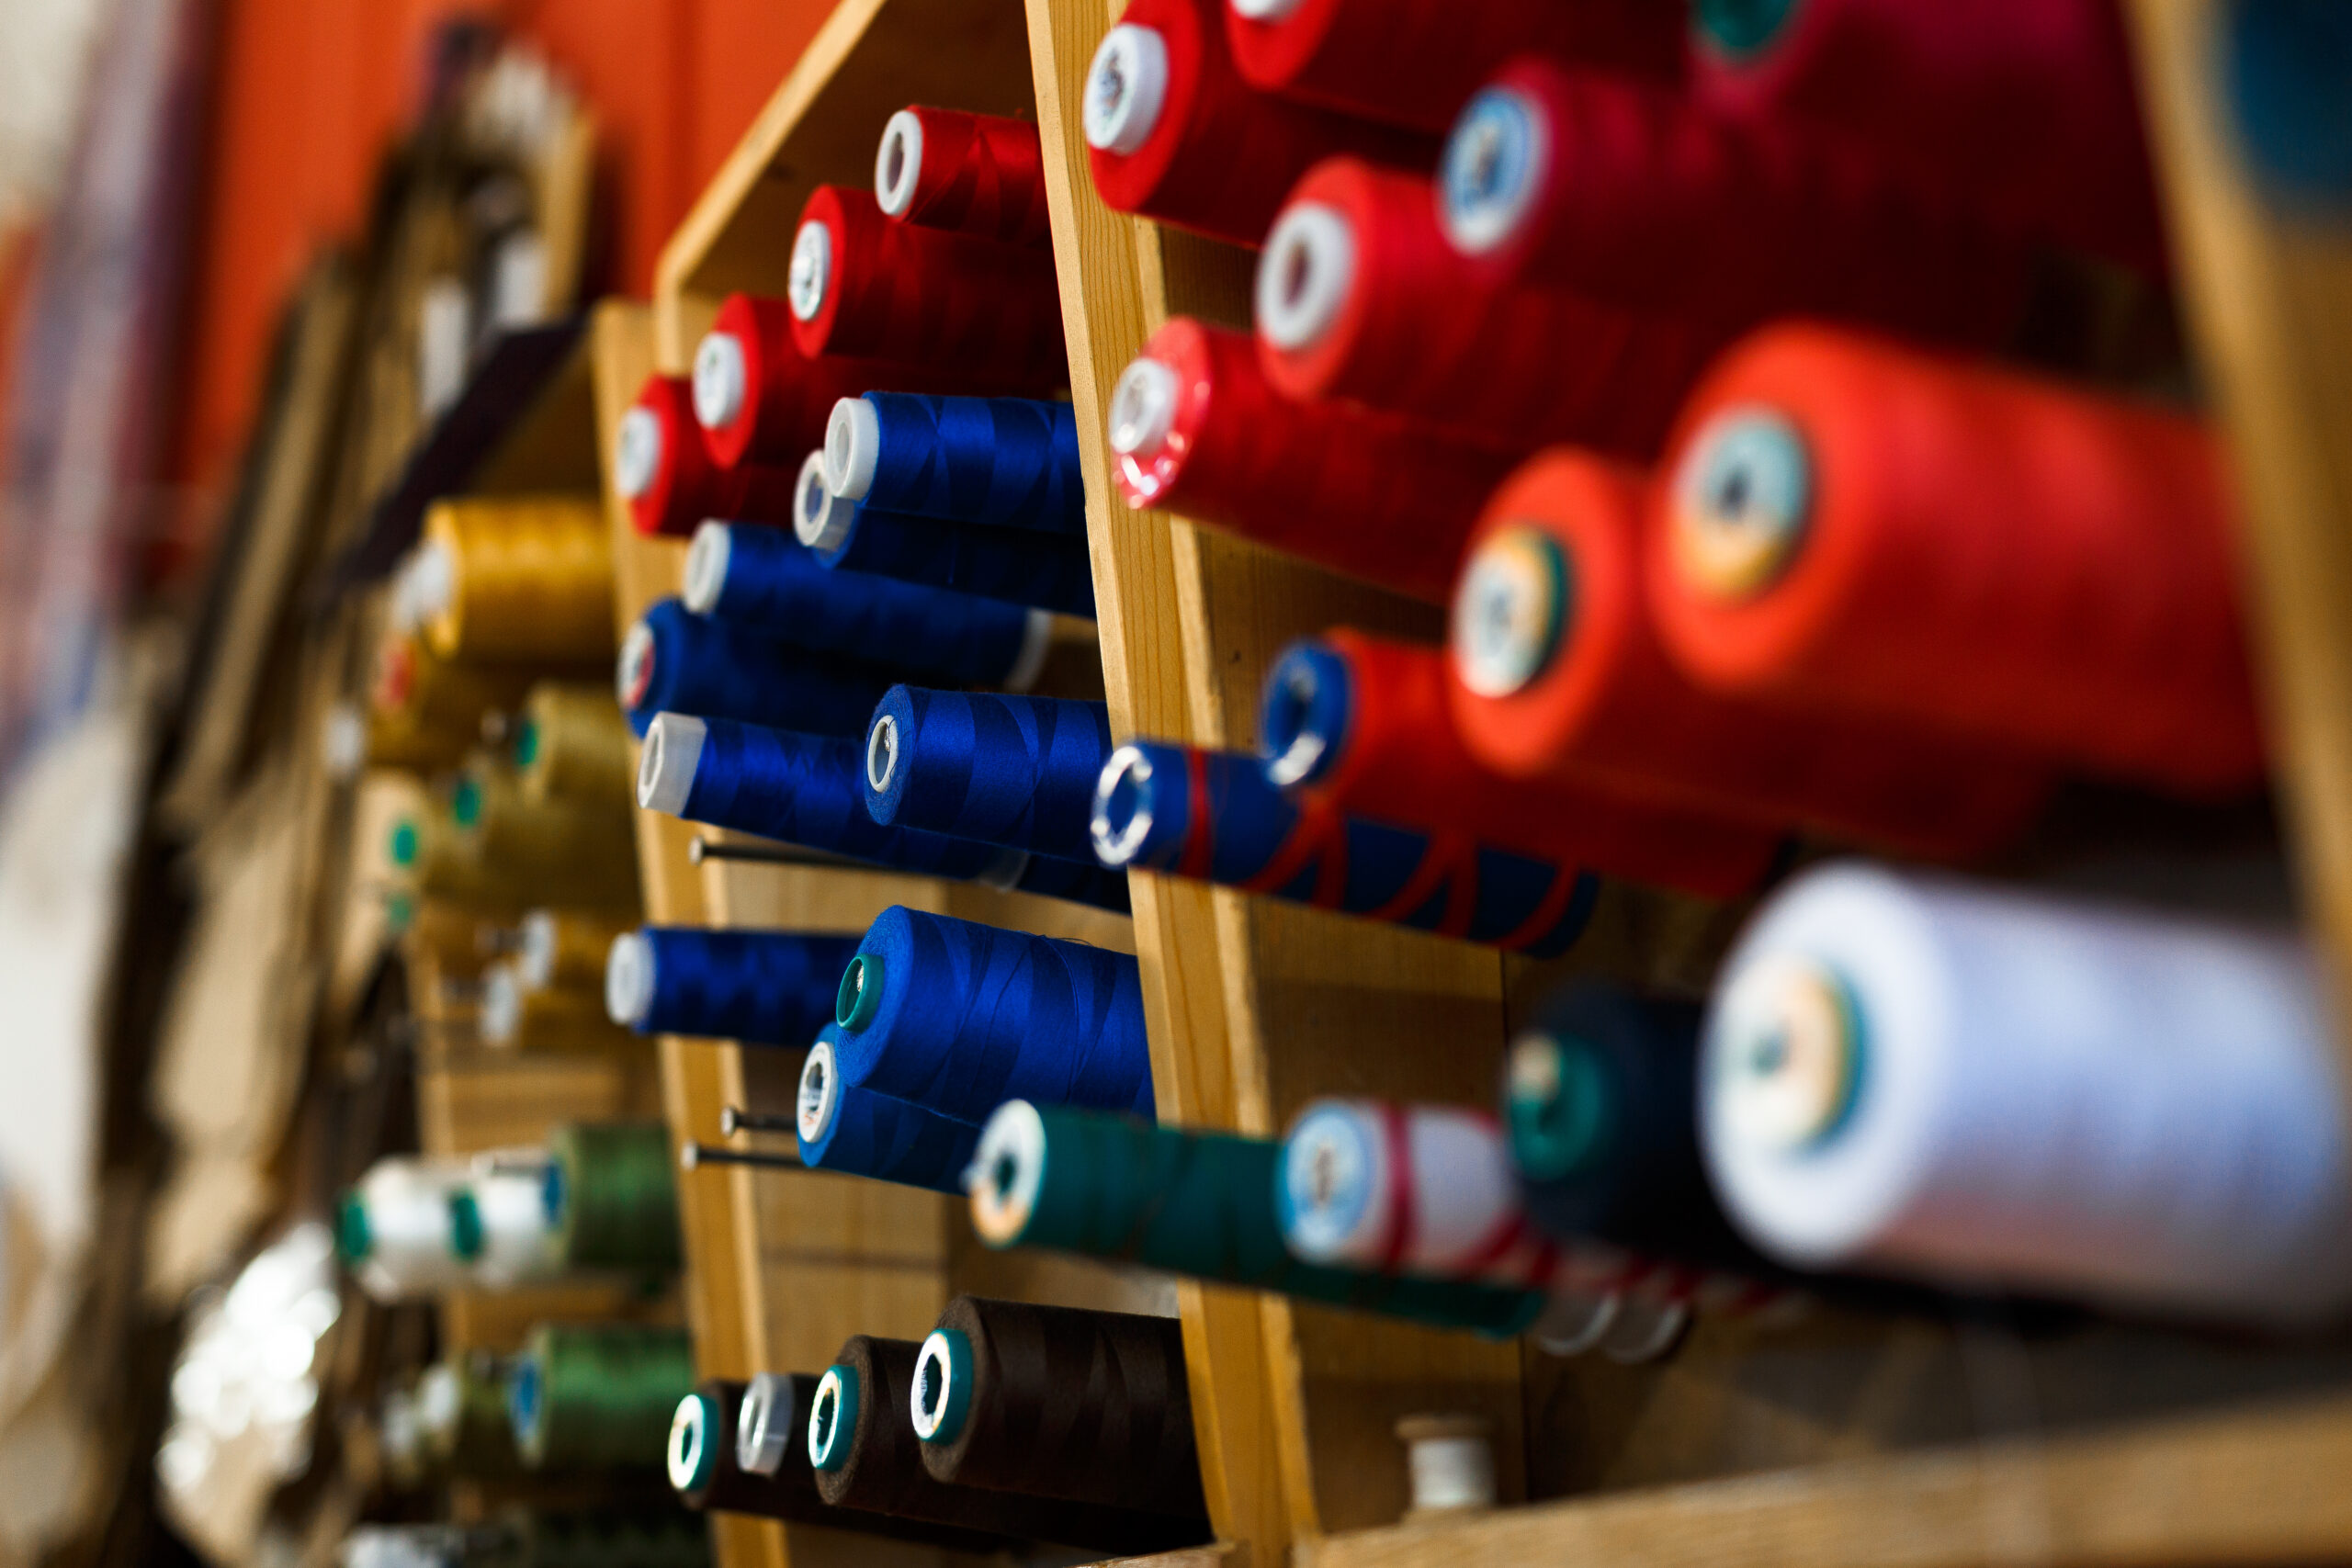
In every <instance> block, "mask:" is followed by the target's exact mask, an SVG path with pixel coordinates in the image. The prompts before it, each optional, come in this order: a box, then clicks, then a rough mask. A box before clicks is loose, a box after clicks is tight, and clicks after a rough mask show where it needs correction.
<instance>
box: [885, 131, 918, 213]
mask: <svg viewBox="0 0 2352 1568" xmlns="http://www.w3.org/2000/svg"><path fill="white" fill-rule="evenodd" d="M920 183H922V116H921V115H918V114H917V113H915V111H914V110H912V109H900V110H899V112H898V113H896V114H894V115H892V116H891V117H890V119H889V123H888V124H887V125H885V126H884V127H883V128H882V141H881V144H880V145H878V146H877V147H876V148H875V149H874V204H875V205H876V207H879V208H880V209H882V210H883V211H884V212H886V213H888V214H889V215H890V216H891V217H893V218H904V217H905V216H906V215H907V209H908V208H909V207H910V206H912V205H913V204H914V199H915V186H917V185H919V184H920Z"/></svg>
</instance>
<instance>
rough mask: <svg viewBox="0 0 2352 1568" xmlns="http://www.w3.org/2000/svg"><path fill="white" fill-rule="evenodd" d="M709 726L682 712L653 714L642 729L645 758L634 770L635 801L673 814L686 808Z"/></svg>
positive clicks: (647, 807) (646, 807)
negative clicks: (647, 725)
mask: <svg viewBox="0 0 2352 1568" xmlns="http://www.w3.org/2000/svg"><path fill="white" fill-rule="evenodd" d="M709 733H710V727H709V726H708V725H707V724H705V723H704V722H703V721H702V720H700V719H698V718H694V717H690V716H687V715H685V714H682V713H664V714H656V715H655V716H654V718H653V724H652V727H651V728H649V729H648V730H646V732H645V760H644V761H643V762H641V763H640V764H639V767H638V770H637V803H638V805H639V806H641V807H645V809H646V810H648V811H659V812H662V813H663V814H664V815H665V816H670V817H675V816H677V815H678V814H679V813H680V812H682V811H684V810H685V808H686V796H687V795H689V794H690V793H692V791H693V789H694V786H695V769H696V768H697V767H700V766H701V765H702V743H703V739H704V737H706V736H707V735H708V734H709Z"/></svg>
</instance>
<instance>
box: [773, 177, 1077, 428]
mask: <svg viewBox="0 0 2352 1568" xmlns="http://www.w3.org/2000/svg"><path fill="white" fill-rule="evenodd" d="M787 298H788V299H789V300H790V302H791V306H792V335H793V341H794V342H796V343H797V344H799V345H800V352H801V353H803V354H805V355H810V356H811V357H814V356H816V355H828V354H835V355H852V356H855V357H859V358H865V359H884V360H889V361H891V362H893V363H895V364H899V365H914V366H925V367H930V368H932V369H933V370H947V369H952V370H956V371H960V372H966V373H969V374H973V375H978V376H985V377H987V378H989V385H990V389H991V390H994V391H997V392H1000V393H1005V394H1019V395H1023V396H1028V395H1035V394H1038V393H1043V392H1049V391H1051V390H1053V389H1055V388H1057V387H1060V386H1063V385H1066V384H1067V383H1068V381H1069V354H1068V351H1067V350H1066V349H1065V347H1064V345H1063V342H1062V307H1061V296H1060V294H1059V292H1058V291H1057V288H1056V287H1055V283H1054V259H1053V257H1052V255H1051V254H1048V253H1046V252H1044V251H1039V250H1035V249H1034V248H1032V247H1029V246H1025V245H1001V244H998V243H994V242H993V241H989V240H976V239H973V238H972V237H971V236H969V235H967V234H951V233H948V232H946V231H944V230H939V229H922V228H918V227H916V226H914V225H912V224H909V223H893V222H892V221H890V220H888V218H885V217H884V216H882V209H881V208H880V207H878V206H876V204H875V200H874V193H873V192H871V191H863V190H849V189H845V188H843V187H842V186H818V187H817V188H816V190H815V191H814V192H812V193H810V195H809V202H808V205H807V206H805V207H803V208H802V209H800V229H799V231H798V233H797V234H796V235H795V236H794V239H793V244H792V266H791V285H790V288H789V290H788V293H787Z"/></svg>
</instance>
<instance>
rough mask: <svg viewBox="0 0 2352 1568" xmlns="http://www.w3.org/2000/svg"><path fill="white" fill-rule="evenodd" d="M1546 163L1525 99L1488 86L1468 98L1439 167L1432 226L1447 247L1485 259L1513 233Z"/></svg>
mask: <svg viewBox="0 0 2352 1568" xmlns="http://www.w3.org/2000/svg"><path fill="white" fill-rule="evenodd" d="M1550 156H1551V147H1550V132H1549V130H1548V127H1547V125H1546V122H1545V120H1544V115H1543V113H1542V111H1541V110H1540V109H1539V108H1538V107H1537V106H1536V105H1535V104H1534V103H1533V102H1532V101H1531V100H1530V99H1529V98H1528V97H1527V96H1526V95H1525V94H1523V93H1519V92H1514V91H1512V90H1511V89H1510V88H1508V87H1487V88H1485V89H1483V90H1482V91H1480V92H1479V94H1478V95H1477V96H1476V97H1474V98H1472V99H1471V100H1470V102H1469V104H1468V106H1467V107H1464V109H1463V111H1462V114H1461V117H1460V118H1457V119H1456V120H1455V121H1454V122H1453V134H1452V135H1451V136H1449V137H1447V138H1446V142H1445V155H1444V157H1443V159H1442V160H1441V162H1440V164H1439V165H1438V178H1437V193H1438V195H1437V217H1438V225H1439V227H1440V228H1442V229H1443V230H1444V231H1445V237H1446V239H1447V240H1448V241H1449V242H1451V243H1452V244H1453V248H1454V249H1455V250H1457V251H1460V252H1461V253H1463V254H1464V255H1484V254H1487V252H1489V251H1492V250H1494V249H1496V248H1497V247H1498V246H1499V245H1501V244H1502V243H1504V242H1506V241H1508V240H1509V239H1510V237H1511V236H1512V235H1513V234H1515V233H1517V232H1518V231H1519V226H1520V225H1521V223H1523V222H1525V221H1526V220H1527V214H1528V212H1529V210H1530V209H1532V208H1533V206H1534V205H1535V193H1536V191H1537V190H1538V188H1540V187H1541V186H1542V185H1543V181H1544V166H1545V164H1546V162H1547V161H1548V160H1549V158H1550Z"/></svg>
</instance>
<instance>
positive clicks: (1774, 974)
mask: <svg viewBox="0 0 2352 1568" xmlns="http://www.w3.org/2000/svg"><path fill="white" fill-rule="evenodd" d="M1719 1006H1720V1010H1721V1011H1720V1016H1719V1018H1718V1019H1717V1020H1716V1022H1715V1026H1714V1028H1713V1029H1712V1030H1711V1031H1710V1033H1711V1035H1713V1039H1712V1040H1711V1041H1710V1045H1711V1047H1712V1049H1711V1051H1710V1053H1709V1054H1710V1056H1711V1057H1712V1060H1711V1061H1710V1063H1709V1066H1710V1068H1711V1072H1710V1074H1709V1077H1711V1079H1712V1080H1713V1081H1712V1084H1711V1087H1710V1089H1709V1093H1710V1094H1711V1095H1712V1096H1713V1099H1714V1100H1715V1103H1716V1108H1717V1111H1718V1113H1719V1116H1720V1118H1721V1120H1720V1125H1721V1126H1722V1127H1723V1129H1724V1133H1725V1134H1727V1135H1728V1136H1729V1137H1730V1138H1732V1139H1734V1140H1735V1141H1736V1142H1738V1143H1740V1144H1742V1145H1746V1146H1747V1147H1748V1148H1750V1149H1753V1150H1757V1151H1759V1152H1766V1153H1770V1154H1774V1155H1781V1156H1793V1155H1801V1154H1804V1153H1805V1152H1807V1151H1810V1150H1812V1149H1815V1148H1817V1147H1819V1146H1820V1145H1822V1144H1823V1143H1824V1142H1825V1141H1826V1140H1827V1139H1828V1138H1830V1137H1831V1136H1832V1135H1833V1134H1836V1133H1837V1131H1838V1128H1839V1127H1840V1126H1842V1125H1843V1124H1844V1123H1845V1121H1846V1118H1847V1114H1848V1112H1849V1111H1851V1110H1852V1108H1853V1101H1854V1091H1855V1089H1856V1088H1857V1087H1858V1085H1859V1082H1860V1076H1861V1071H1862V1064H1863V1057H1864V1055H1865V1051H1866V1046H1867V1039H1866V1025H1865V1022H1864V1020H1863V1016H1862V1013H1861V1010H1860V1003H1859V1001H1858V1000H1857V999H1856V998H1855V996H1854V993H1853V989H1852V987H1850V986H1849V985H1848V984H1847V982H1846V980H1845V978H1844V976H1841V975H1839V974H1838V971H1837V970H1836V969H1834V968H1833V967H1831V966H1830V965H1829V964H1826V963H1823V962H1821V961H1819V960H1817V959H1814V958H1811V957H1806V956H1802V955H1798V954H1794V953H1791V954H1786V955H1784V956H1781V957H1779V958H1775V959H1768V960H1766V961H1764V962H1761V963H1758V964H1755V965H1753V966H1751V967H1750V968H1748V969H1747V971H1746V972H1745V973H1743V974H1741V975H1739V976H1736V978H1735V979H1734V980H1733V982H1732V983H1731V985H1730V986H1729V987H1727V988H1726V989H1725V991H1724V997H1723V999H1722V1002H1721V1003H1720V1004H1719Z"/></svg>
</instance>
